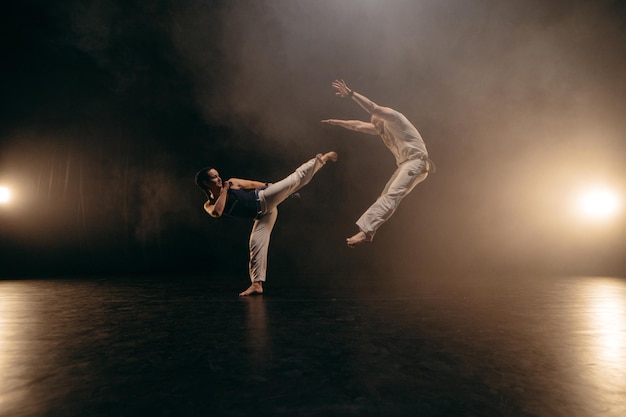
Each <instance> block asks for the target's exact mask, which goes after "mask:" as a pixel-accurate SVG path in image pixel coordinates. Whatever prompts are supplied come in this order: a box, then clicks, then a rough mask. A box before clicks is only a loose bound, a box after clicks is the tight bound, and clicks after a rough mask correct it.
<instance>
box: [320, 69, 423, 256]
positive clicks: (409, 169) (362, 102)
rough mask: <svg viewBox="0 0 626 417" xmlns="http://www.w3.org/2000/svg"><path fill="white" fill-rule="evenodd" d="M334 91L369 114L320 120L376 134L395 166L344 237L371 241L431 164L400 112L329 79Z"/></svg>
mask: <svg viewBox="0 0 626 417" xmlns="http://www.w3.org/2000/svg"><path fill="white" fill-rule="evenodd" d="M332 86H333V88H334V89H335V90H336V93H335V94H336V95H337V96H339V97H342V98H350V99H351V100H353V101H355V102H356V103H357V104H358V105H359V106H361V107H362V108H363V109H364V110H365V111H366V112H368V113H369V114H370V115H371V118H370V121H369V122H363V121H360V120H338V119H326V120H322V123H328V124H331V125H336V126H341V127H343V128H345V129H349V130H355V131H357V132H362V133H367V134H370V135H379V136H380V137H381V138H382V140H383V143H384V144H385V145H386V146H387V148H389V150H390V151H391V153H392V154H393V156H394V157H395V159H396V164H397V169H396V170H395V172H394V173H393V175H392V176H391V178H390V179H389V181H388V182H387V185H385V188H384V189H383V191H382V193H381V195H380V196H379V197H378V199H377V200H376V201H375V202H374V204H372V205H371V206H370V207H369V208H368V209H367V210H366V211H365V213H363V215H362V216H361V217H360V218H359V219H358V220H357V222H356V225H357V226H358V227H359V231H358V232H357V233H356V234H355V235H354V236H352V237H349V238H347V239H346V243H347V244H348V246H350V247H354V246H357V245H359V244H361V243H365V242H371V241H372V240H373V239H374V234H375V233H376V230H378V228H379V227H380V226H381V225H382V224H383V223H384V222H386V221H387V220H389V218H390V217H391V215H392V214H393V213H394V212H395V211H396V209H397V208H398V205H399V204H400V201H402V199H403V198H404V197H406V195H407V194H409V193H410V192H411V190H413V188H415V186H416V185H417V184H419V183H420V182H422V181H424V180H425V179H426V177H427V176H428V174H429V173H430V172H434V170H435V165H434V164H433V162H432V161H431V160H430V159H429V158H428V151H427V150H426V144H425V143H424V140H423V139H422V136H421V135H420V134H419V132H418V131H417V129H416V128H415V126H413V125H412V124H411V122H409V120H408V119H407V118H406V117H405V116H404V115H403V114H402V113H400V112H398V111H396V110H394V109H391V108H389V107H383V106H379V105H378V104H376V103H374V102H373V101H372V100H370V99H369V98H367V97H365V96H364V95H362V94H359V93H357V92H356V91H354V90H351V89H349V88H348V86H347V85H346V83H345V82H344V81H343V80H341V81H339V80H335V81H334V82H333V83H332Z"/></svg>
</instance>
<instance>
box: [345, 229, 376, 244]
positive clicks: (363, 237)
mask: <svg viewBox="0 0 626 417" xmlns="http://www.w3.org/2000/svg"><path fill="white" fill-rule="evenodd" d="M372 239H373V238H372V236H368V235H367V234H366V233H365V232H364V231H362V230H361V231H360V232H359V233H357V234H356V235H354V236H352V237H349V238H347V239H346V243H347V244H348V246H350V247H351V248H354V247H355V246H358V245H360V244H361V243H365V242H371V241H372Z"/></svg>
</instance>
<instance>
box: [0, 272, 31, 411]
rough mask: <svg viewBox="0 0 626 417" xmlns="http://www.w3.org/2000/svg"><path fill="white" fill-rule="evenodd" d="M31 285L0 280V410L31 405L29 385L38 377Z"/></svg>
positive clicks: (29, 406)
mask: <svg viewBox="0 0 626 417" xmlns="http://www.w3.org/2000/svg"><path fill="white" fill-rule="evenodd" d="M31 291H32V286H29V285H25V284H24V283H20V282H11V281H5V282H2V281H0V410H3V411H10V410H15V409H16V408H18V407H20V408H22V409H24V408H26V407H28V408H31V409H32V408H33V407H34V405H33V404H32V401H31V399H30V398H29V392H30V385H31V383H32V381H33V380H34V379H36V378H38V375H37V370H36V369H35V367H36V366H37V362H38V360H37V358H38V356H39V354H38V353H39V352H38V343H37V340H36V336H35V335H36V333H37V328H38V327H39V323H38V322H39V320H38V317H37V315H36V314H33V312H36V310H37V309H36V308H35V307H34V306H33V302H32V300H31V297H29V292H31Z"/></svg>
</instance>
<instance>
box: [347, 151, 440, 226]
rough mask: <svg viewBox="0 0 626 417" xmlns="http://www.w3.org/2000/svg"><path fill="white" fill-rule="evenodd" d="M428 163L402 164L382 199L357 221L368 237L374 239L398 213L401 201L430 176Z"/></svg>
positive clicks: (412, 161) (419, 161)
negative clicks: (395, 213)
mask: <svg viewBox="0 0 626 417" xmlns="http://www.w3.org/2000/svg"><path fill="white" fill-rule="evenodd" d="M426 164H427V162H426V161H423V160H421V159H414V160H411V161H406V162H403V163H402V164H400V166H399V167H398V168H397V169H396V170H395V172H394V173H393V175H392V176H391V178H390V179H389V181H387V185H385V188H384V189H383V192H382V193H381V195H380V197H378V199H377V200H376V202H374V204H372V205H371V206H370V208H368V209H367V211H366V212H365V213H363V215H362V216H361V217H360V218H359V220H357V222H356V224H357V226H359V229H361V230H362V231H363V232H365V233H366V234H367V235H368V236H370V237H372V238H373V237H374V234H375V233H376V230H378V228H379V227H380V226H381V225H382V224H383V223H384V222H386V221H387V220H389V218H390V217H391V215H392V214H393V213H394V212H395V211H396V209H397V208H398V205H400V201H402V199H403V198H404V197H406V195H407V194H409V193H410V192H411V190H413V188H415V186H416V185H417V184H419V183H420V182H422V181H424V180H425V179H426V177H427V176H428V173H427V172H426Z"/></svg>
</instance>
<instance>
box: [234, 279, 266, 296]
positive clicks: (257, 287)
mask: <svg viewBox="0 0 626 417" xmlns="http://www.w3.org/2000/svg"><path fill="white" fill-rule="evenodd" d="M252 294H263V283H262V282H260V281H259V282H253V283H252V285H250V286H249V287H248V289H247V290H245V291H244V292H242V293H239V296H240V297H245V296H246V295H252Z"/></svg>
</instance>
